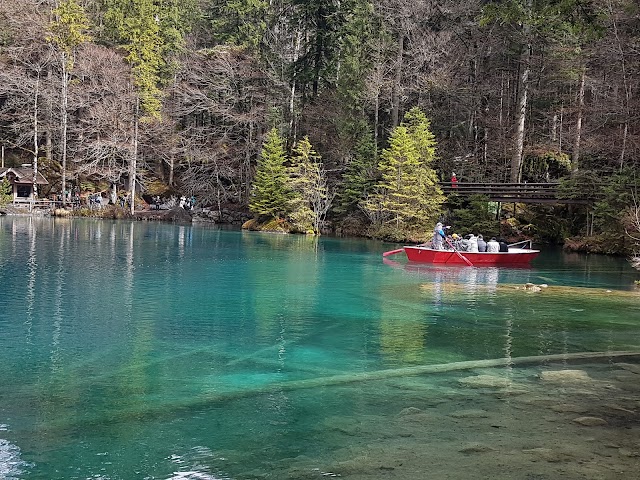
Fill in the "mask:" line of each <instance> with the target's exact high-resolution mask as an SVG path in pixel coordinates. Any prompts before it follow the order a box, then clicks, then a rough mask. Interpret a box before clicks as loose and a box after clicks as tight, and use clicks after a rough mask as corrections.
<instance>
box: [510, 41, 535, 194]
mask: <svg viewBox="0 0 640 480" xmlns="http://www.w3.org/2000/svg"><path fill="white" fill-rule="evenodd" d="M527 37H528V34H527ZM530 59H531V43H530V42H529V41H528V40H527V44H526V45H525V46H524V47H523V51H522V53H521V54H520V85H519V91H518V105H517V109H516V134H515V139H514V143H515V145H514V149H513V155H512V157H511V183H519V182H520V180H521V179H522V152H523V151H524V130H525V129H524V127H525V119H526V116H527V96H528V93H529V70H530V66H529V61H530Z"/></svg>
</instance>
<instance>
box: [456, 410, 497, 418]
mask: <svg viewBox="0 0 640 480" xmlns="http://www.w3.org/2000/svg"><path fill="white" fill-rule="evenodd" d="M449 416H450V417H453V418H488V417H489V413H488V412H487V411H486V410H480V409H476V410H473V409H472V410H458V411H457V412H453V413H451V414H449Z"/></svg>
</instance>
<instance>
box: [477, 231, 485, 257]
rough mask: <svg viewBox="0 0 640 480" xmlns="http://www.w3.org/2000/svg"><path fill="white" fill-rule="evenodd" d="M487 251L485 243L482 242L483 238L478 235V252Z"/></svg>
mask: <svg viewBox="0 0 640 480" xmlns="http://www.w3.org/2000/svg"><path fill="white" fill-rule="evenodd" d="M486 251H487V242H485V241H484V238H483V237H482V235H481V234H478V252H480V253H484V252H486Z"/></svg>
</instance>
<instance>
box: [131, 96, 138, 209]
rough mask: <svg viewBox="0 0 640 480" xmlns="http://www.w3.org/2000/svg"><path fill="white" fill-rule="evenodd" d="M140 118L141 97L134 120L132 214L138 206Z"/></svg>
mask: <svg viewBox="0 0 640 480" xmlns="http://www.w3.org/2000/svg"><path fill="white" fill-rule="evenodd" d="M139 117H140V97H137V98H136V109H135V113H134V119H133V155H132V158H131V165H129V197H130V201H131V205H130V209H131V214H132V215H133V212H134V211H135V206H136V170H137V168H138V166H137V163H138V123H139Z"/></svg>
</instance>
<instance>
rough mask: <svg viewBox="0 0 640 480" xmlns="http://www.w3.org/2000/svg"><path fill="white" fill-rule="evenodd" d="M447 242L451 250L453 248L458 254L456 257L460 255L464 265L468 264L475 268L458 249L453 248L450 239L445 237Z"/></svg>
mask: <svg viewBox="0 0 640 480" xmlns="http://www.w3.org/2000/svg"><path fill="white" fill-rule="evenodd" d="M445 240H446V241H447V243H448V244H449V246H450V247H451V248H453V251H454V252H456V255H458V256H459V257H460V258H461V259H462V260H463V261H464V263H466V264H467V265H469V266H470V267H473V263H471V260H469V259H468V258H467V257H465V256H464V255H462V254H461V253H460V252H459V251H458V250H456V247H454V246H453V244H452V243H451V242H450V241H449V239H448V238H446V237H445Z"/></svg>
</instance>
